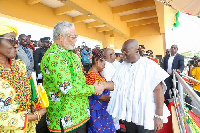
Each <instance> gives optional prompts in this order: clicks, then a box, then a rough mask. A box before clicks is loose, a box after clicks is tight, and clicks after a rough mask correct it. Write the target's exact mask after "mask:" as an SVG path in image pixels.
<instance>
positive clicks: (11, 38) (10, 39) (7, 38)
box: [0, 37, 18, 46]
mask: <svg viewBox="0 0 200 133" xmlns="http://www.w3.org/2000/svg"><path fill="white" fill-rule="evenodd" d="M0 38H2V39H6V40H8V41H9V42H10V43H11V44H12V45H13V46H14V45H15V44H17V45H18V41H17V40H16V39H15V38H13V37H0Z"/></svg>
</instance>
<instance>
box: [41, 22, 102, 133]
mask: <svg viewBox="0 0 200 133" xmlns="http://www.w3.org/2000/svg"><path fill="white" fill-rule="evenodd" d="M53 39H54V43H53V44H52V45H51V46H50V48H49V49H48V50H47V51H46V53H45V55H44V56H43V58H42V61H41V66H40V68H41V72H42V74H43V76H44V80H43V85H44V88H45V90H46V92H47V95H48V98H49V107H48V108H47V113H46V117H47V118H46V119H47V125H48V128H49V130H50V131H51V132H62V133H64V132H69V133H76V132H81V133H86V122H87V121H88V120H89V119H90V112H89V101H88V96H90V95H92V94H95V93H96V94H101V93H102V92H103V91H104V86H103V85H102V84H98V83H97V82H96V83H94V85H86V83H85V77H84V74H83V72H82V67H81V65H80V61H78V59H77V56H76V55H75V54H74V53H73V49H74V48H75V42H76V40H77V34H76V31H75V27H74V24H72V23H69V22H65V21H61V22H58V23H57V24H56V25H55V27H54V29H53Z"/></svg>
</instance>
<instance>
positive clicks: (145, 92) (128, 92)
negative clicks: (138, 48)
mask: <svg viewBox="0 0 200 133" xmlns="http://www.w3.org/2000/svg"><path fill="white" fill-rule="evenodd" d="M168 76H169V74H168V73H167V72H165V71H164V70H163V69H162V68H161V67H160V66H159V65H158V64H157V63H155V62H154V61H152V60H150V59H147V58H146V57H140V59H139V60H138V61H137V62H136V63H133V64H131V63H126V62H123V63H122V64H121V65H120V68H119V69H118V70H117V71H116V73H115V75H114V77H113V79H112V81H113V82H114V84H115V86H114V88H115V89H114V92H113V97H111V99H110V102H109V104H108V107H107V111H108V112H109V113H110V114H111V115H112V116H113V117H118V118H119V119H122V120H126V121H128V122H133V123H135V124H136V125H141V126H144V129H148V130H154V115H155V109H156V105H155V102H154V92H153V91H154V89H155V87H156V86H157V85H158V84H159V83H160V82H162V83H163V89H164V91H165V90H166V86H165V84H164V82H163V81H164V79H166V78H167V77H168ZM163 95H164V94H163ZM169 115H170V112H169V110H168V108H167V107H166V105H165V104H164V109H163V117H164V119H163V122H164V123H167V121H168V119H167V117H168V116H169Z"/></svg>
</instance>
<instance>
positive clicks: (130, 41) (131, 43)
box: [122, 39, 139, 48]
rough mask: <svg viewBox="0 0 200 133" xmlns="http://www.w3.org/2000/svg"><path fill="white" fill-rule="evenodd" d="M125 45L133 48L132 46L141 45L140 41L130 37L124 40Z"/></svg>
mask: <svg viewBox="0 0 200 133" xmlns="http://www.w3.org/2000/svg"><path fill="white" fill-rule="evenodd" d="M123 47H127V48H131V47H139V44H138V41H137V40H135V39H129V40H127V41H125V42H124V44H123V46H122V48H123Z"/></svg>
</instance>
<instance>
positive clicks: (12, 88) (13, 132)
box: [0, 60, 35, 133]
mask: <svg viewBox="0 0 200 133" xmlns="http://www.w3.org/2000/svg"><path fill="white" fill-rule="evenodd" d="M10 64H11V67H10V69H7V68H4V67H3V65H1V64H0V133H35V123H34V122H28V116H27V114H29V113H30V112H31V110H30V106H31V101H30V99H31V88H30V85H29V80H28V78H27V77H26V69H25V68H26V67H25V64H24V63H23V62H22V61H21V60H12V61H10Z"/></svg>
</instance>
